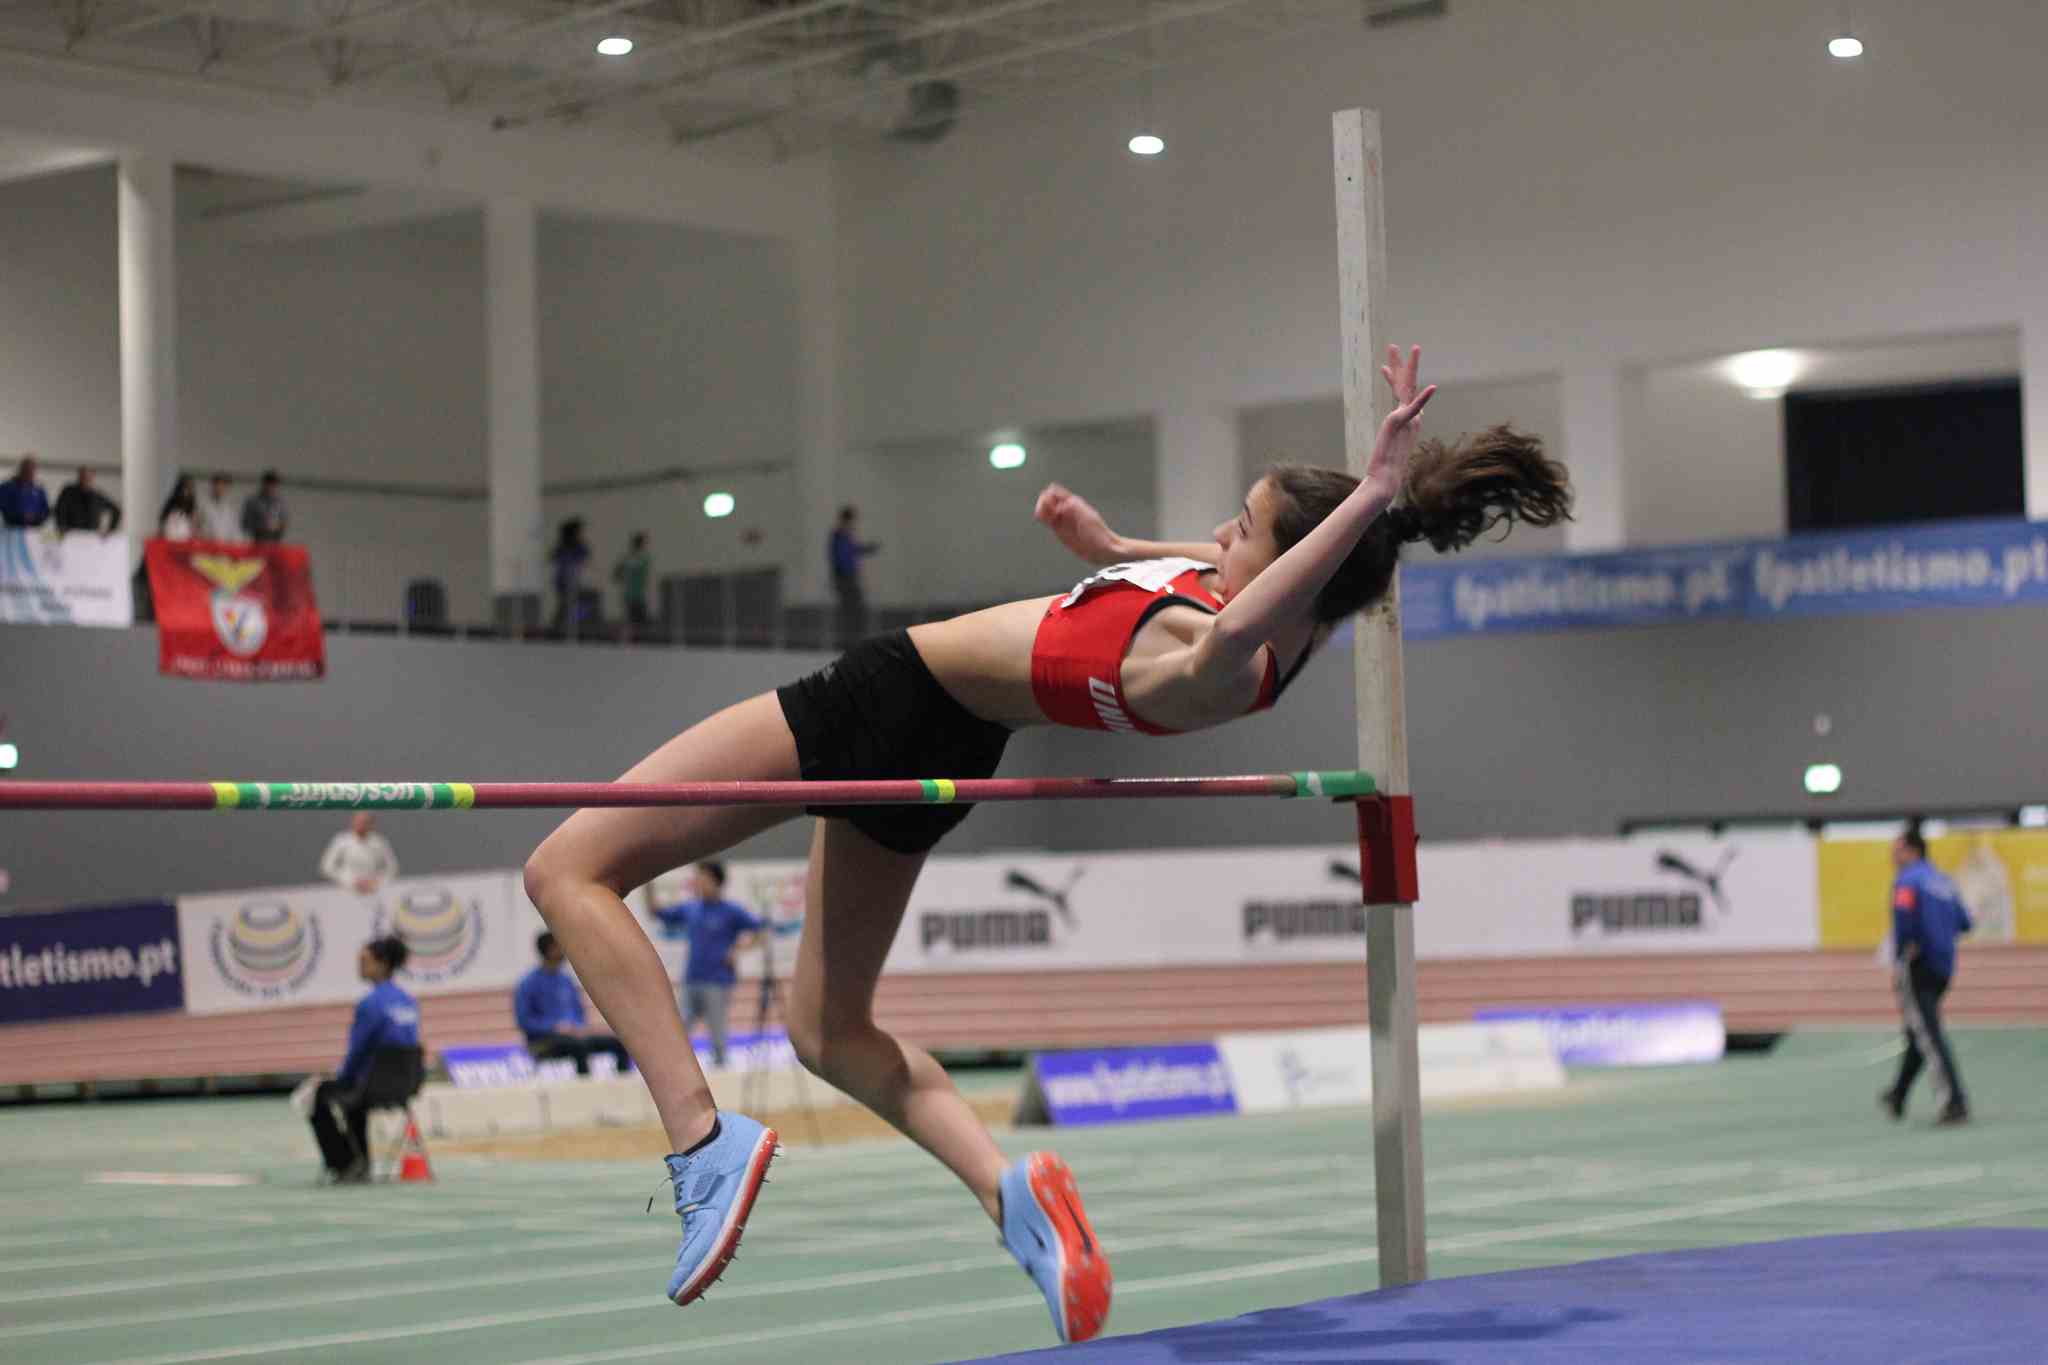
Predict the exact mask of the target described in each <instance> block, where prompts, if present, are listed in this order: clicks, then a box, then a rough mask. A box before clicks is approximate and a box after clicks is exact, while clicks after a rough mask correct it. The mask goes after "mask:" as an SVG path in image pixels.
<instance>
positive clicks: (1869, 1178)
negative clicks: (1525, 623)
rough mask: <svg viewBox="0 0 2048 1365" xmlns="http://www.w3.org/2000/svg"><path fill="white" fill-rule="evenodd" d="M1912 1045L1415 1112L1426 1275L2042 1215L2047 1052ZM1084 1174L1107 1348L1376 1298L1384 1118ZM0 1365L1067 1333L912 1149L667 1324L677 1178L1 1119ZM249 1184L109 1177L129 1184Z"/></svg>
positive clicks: (858, 1175) (1180, 1139) (277, 1125)
mask: <svg viewBox="0 0 2048 1365" xmlns="http://www.w3.org/2000/svg"><path fill="white" fill-rule="evenodd" d="M1894 1046H1895V1044H1894V1040H1893V1039H1892V1037H1891V1036H1889V1035H1883V1034H1879V1033H1876V1032H1864V1033H1817V1034H1812V1035H1807V1036H1803V1037H1801V1036H1794V1037H1792V1038H1789V1039H1787V1040H1786V1042H1785V1043H1784V1044H1783V1045H1782V1046H1781V1047H1779V1048H1778V1050H1777V1051H1776V1052H1775V1053H1773V1054H1771V1055H1769V1056H1748V1057H1737V1058H1732V1059H1730V1060H1728V1061H1725V1062H1722V1063H1720V1064H1718V1065H1714V1066H1705V1067H1686V1068H1672V1069H1665V1070H1654V1071H1640V1072H1582V1073H1575V1074H1574V1075H1573V1076H1572V1079H1571V1082H1570V1085H1569V1086H1568V1088H1567V1089H1566V1090H1565V1091H1563V1092H1561V1093H1559V1094H1553V1095H1546V1096H1543V1097H1540V1098H1538V1099H1536V1100H1533V1101H1520V1102H1516V1103H1513V1104H1502V1103H1495V1104H1489V1105H1485V1106H1479V1107H1467V1108H1457V1109H1443V1110H1436V1111H1432V1112H1431V1113H1430V1114H1429V1115H1428V1117H1427V1118H1426V1120H1425V1124H1424V1137H1425V1151H1426V1153H1427V1161H1428V1218H1429V1240H1430V1269H1431V1273H1432V1275H1435V1276H1446V1275H1472V1274H1482V1273H1485V1272H1489V1271H1498V1270H1510V1269H1516V1268H1519V1267H1524V1266H1536V1265H1549V1264H1557V1263H1561V1262H1571V1261H1583V1260H1589V1259H1594V1258H1598V1257H1604V1256H1615V1255H1624V1254H1627V1253H1631V1252H1638V1251H1658V1250H1667V1249H1673V1248H1680V1247H1696V1246H1709V1245H1725V1244H1730V1243H1741V1242H1762V1241H1772V1240H1776V1239H1780V1238H1788V1237H1805V1236H1817V1235H1822V1234H1829V1233H1847V1232H1877V1231H1886V1230H1893V1229H1905V1228H1919V1227H1937V1226H1949V1227H1956V1226H1972V1225H1976V1226H2031V1227H2048V1164H2044V1163H2043V1162H2042V1161H2041V1160H2040V1149H2041V1141H2042V1136H2043V1134H2044V1133H2048V1086H2044V1085H2043V1084H2042V1077H2043V1076H2044V1075H2048V1033H2042V1032H2036V1031H2031V1030H2029V1031H2020V1030H2009V1031H1974V1032H1973V1031H1964V1032H1962V1033H1960V1034H1959V1035H1958V1039H1957V1049H1958V1054H1959V1061H1960V1064H1961V1066H1962V1068H1963V1072H1964V1075H1965V1078H1966V1079H1967V1081H1968V1082H1969V1084H1970V1088H1971V1092H1972V1099H1973V1101H1974V1103H1975V1105H1976V1110H1977V1116H1978V1118H1977V1122H1976V1123H1974V1124H1973V1125H1971V1126H1969V1127H1965V1128H1959V1129H1937V1128H1934V1127H1933V1126H1931V1125H1930V1124H1929V1123H1928V1121H1927V1120H1928V1117H1929V1116H1930V1115H1931V1112H1932V1102H1931V1100H1930V1099H1929V1098H1928V1096H1927V1092H1926V1091H1925V1090H1924V1089H1923V1090H1922V1092H1921V1093H1920V1095H1919V1096H1917V1097H1916V1098H1917V1099H1918V1101H1919V1104H1918V1110H1919V1112H1918V1113H1917V1114H1915V1115H1913V1116H1911V1117H1909V1119H1908V1120H1907V1122H1905V1123H1904V1124H1897V1125H1895V1124H1892V1123H1890V1122H1889V1121H1887V1120H1885V1119H1883V1118H1882V1117H1880V1116H1879V1114H1878V1113H1877V1111H1876V1108H1875V1105H1874V1102H1873V1097H1874V1096H1875V1095H1876V1094H1877V1092H1878V1090H1879V1089H1880V1088H1881V1087H1882V1086H1883V1084H1884V1083H1885V1082H1886V1081H1887V1080H1888V1079H1889V1068H1890V1066H1891V1064H1892V1057H1893V1050H1894ZM1003 1142H1004V1145H1005V1146H1006V1147H1007V1148H1009V1149H1010V1150H1012V1151H1016V1152H1021V1151H1024V1150H1027V1149H1029V1148H1031V1147H1034V1146H1057V1147H1058V1148H1059V1149H1060V1150H1061V1151H1062V1152H1063V1153H1064V1154H1065V1155H1066V1156H1067V1158H1068V1159H1069V1160H1070V1161H1071V1162H1072V1163H1073V1166H1074V1168H1075V1171H1076V1173H1077V1175H1078V1176H1079V1179H1080V1182H1081V1188H1082V1190H1083V1192H1084V1193H1085V1195H1086V1196H1087V1199H1088V1205H1089V1211H1090V1213H1091V1215H1092V1217H1093V1219H1094V1222H1095V1225H1096V1229H1097V1231H1098V1233H1099V1234H1100V1235H1101V1237H1102V1239H1103V1243H1104V1245H1105V1247H1106V1248H1107V1249H1108V1251H1109V1253H1110V1255H1111V1258H1112V1260H1113V1261H1114V1263H1115V1266H1116V1270H1117V1276H1118V1279H1117V1288H1116V1307H1115V1311H1114V1312H1113V1314H1112V1316H1111V1320H1110V1329H1111V1331H1113V1332H1136V1331H1143V1330H1147V1329H1151V1328H1155V1327H1164V1326H1170V1325H1174V1324H1179V1323H1187V1322H1196V1321H1202V1320H1206V1319H1211V1318H1217V1317H1223V1316H1227V1315H1230V1314H1234V1313H1240V1312H1245V1311H1248V1310H1251V1309H1256V1308H1266V1307H1273V1306H1276V1305H1282V1304H1289V1303H1298V1302H1301V1301H1304V1300H1308V1299H1315V1298H1322V1297H1327V1296H1330V1295H1333V1294H1341V1293H1349V1292H1355V1291H1358V1290H1362V1289H1370V1288H1373V1287H1375V1286H1376V1284H1377V1283H1378V1277H1377V1272H1376V1269H1375V1267H1374V1265H1373V1241H1374V1239H1373V1228H1372V1209H1373V1198H1372V1185H1371V1181H1372V1170H1371V1150H1370V1141H1369V1129H1368V1121H1367V1115H1366V1114H1365V1113H1364V1112H1363V1111H1360V1110H1323V1111H1318V1112H1315V1113H1313V1114H1306V1115H1297V1116H1286V1117H1277V1118H1265V1119H1242V1118H1241V1119H1225V1120H1202V1121H1187V1122H1178V1123H1161V1124H1153V1125H1145V1126H1136V1127H1129V1128H1121V1129H1092V1130H1089V1129H1084V1130H1077V1131H1073V1132H1063V1133H1058V1134H1049V1133H1047V1132H1045V1131H1043V1130H1039V1131H1034V1132H1024V1133H1018V1134H1009V1135H1005V1136H1004V1138H1003ZM0 1153H4V1155H5V1160H4V1162H0V1208H4V1210H5V1215H6V1216H5V1217H4V1219H0V1360H5V1361H7V1362H9V1365H41V1363H42V1362H60V1361H62V1362H74V1361H120V1362H129V1363H130V1365H139V1362H145V1361H146V1362H152V1363H153V1365H172V1363H173V1362H182V1361H208V1360H246V1361H284V1362H292V1363H293V1365H300V1363H303V1365H329V1363H330V1362H332V1363H337V1365H338V1363H339V1362H350V1363H351V1365H354V1363H356V1362H386V1361H394V1362H395V1361H405V1362H418V1361H428V1362H432V1365H472V1362H473V1363H474V1365H486V1363H488V1365H537V1362H550V1365H568V1363H569V1362H592V1363H593V1365H594V1363H595V1362H599V1361H626V1360H692V1359H695V1360H705V1361H717V1362H720V1363H721V1365H740V1363H741V1362H755V1361H762V1362H766V1361H774V1362H788V1361H817V1362H828V1361H829V1362H839V1361H862V1362H867V1361H873V1362H921V1361H935V1360H953V1359H958V1358H962V1357H973V1356H977V1355H982V1354H987V1353H991V1352H996V1351H1004V1350H1021V1349H1025V1348H1028V1347H1033V1346H1039V1345H1045V1344H1050V1342H1051V1331H1050V1328H1049V1325H1048V1322H1047V1318H1046V1313H1045V1309H1044V1307H1043V1305H1042V1303H1041V1302H1040V1300H1039V1299H1038V1297H1037V1295H1036V1293H1035V1292H1033V1291H1032V1289H1031V1287H1030V1285H1029V1283H1028V1282H1027V1281H1026V1280H1025V1279H1024V1277H1023V1276H1022V1275H1021V1274H1020V1273H1019V1272H1018V1271H1017V1270H1016V1269H1015V1267H1014V1266H1013V1265H1012V1264H1011V1263H1010V1261H1009V1260H1008V1258H1007V1257H1006V1256H1005V1255H1004V1254H1003V1253H1002V1251H1001V1250H1000V1249H999V1248H998V1247H997V1246H996V1244H995V1235H994V1232H993V1231H992V1229H990V1228H989V1226H988V1225H987V1224H986V1223H985V1222H984V1221H982V1220H981V1218H980V1215H979V1213H978V1211H977V1210H976V1209H975V1208H974V1206H973V1205H972V1203H971V1202H970V1201H969V1200H968V1199H967V1197H966V1196H965V1195H964V1194H963V1193H962V1192H961V1191H960V1190H959V1189H958V1188H957V1187H956V1186H954V1185H953V1184H952V1183H951V1181H950V1178H949V1177H948V1176H946V1175H945V1173H944V1172H943V1171H941V1170H940V1169H939V1168H938V1167H937V1166H936V1165H935V1164H934V1163H932V1162H931V1161H930V1160H929V1159H928V1158H926V1157H924V1156H923V1155H922V1154H921V1153H919V1152H918V1151H916V1150H915V1149H913V1148H911V1147H910V1146H909V1145H908V1144H905V1143H899V1142H891V1143H880V1144H870V1145H864V1146H859V1147H852V1148H843V1149H837V1150H833V1151H828V1152H817V1153H810V1152H804V1151H801V1150H798V1151H793V1152H792V1153H791V1154H790V1155H789V1156H787V1157H785V1158H784V1159H783V1160H782V1161H781V1162H779V1163H777V1167H776V1174H775V1178H774V1183H773V1184H771V1185H770V1186H769V1188H768V1189H767V1191H766V1192H765V1193H764V1195H763V1197H762V1200H761V1203H760V1205H759V1206H758V1207H757V1209H756V1211H755V1214H754V1218H753V1221H752V1224H751V1226H750V1228H749V1230H748V1233H747V1238H746V1242H745V1244H744V1246H743V1248H742V1250H741V1254H740V1259H739V1260H738V1262H736V1263H735V1264H734V1266H733V1267H732V1269H731V1270H730V1271H728V1272H727V1275H726V1277H725V1280H724V1281H723V1282H722V1284H721V1286H720V1287H719V1288H717V1289H714V1290H713V1291H712V1293H711V1296H710V1298H709V1299H708V1300H707V1301H705V1302H704V1303H702V1304H700V1305H698V1306H695V1307H692V1308H690V1309H687V1310H680V1311H679V1310H677V1309H675V1308H672V1307H670V1306H668V1304H667V1303H666V1302H665V1301H664V1299H663V1297H662V1287H663V1284H664V1283H665V1281H666V1279H667V1276H668V1268H669V1264H670V1261H671V1259H672V1257H673V1255H674V1247H675V1234H674V1229H675V1219H674V1217H673V1215H670V1214H667V1213H665V1212H664V1211H663V1210H665V1207H666V1204H665V1194H664V1197H663V1198H662V1199H657V1201H656V1210H657V1212H656V1213H655V1214H647V1213H643V1212H642V1209H643V1206H644V1205H645V1203H646V1199H647V1196H648V1195H649V1194H651V1193H655V1192H656V1182H657V1181H658V1180H659V1179H660V1176H661V1171H660V1168H659V1166H658V1165H657V1164H654V1163H632V1164H623V1165H622V1164H613V1163H605V1164H596V1163H590V1164H568V1163H563V1164H555V1165H536V1164H529V1163H514V1162H493V1161H490V1160H487V1159H483V1158H469V1157H464V1158H458V1157H441V1158H438V1159H437V1160H436V1162H435V1168H436V1172H437V1175H438V1177H439V1178H438V1180H437V1181H436V1182H435V1183H433V1184H415V1185H392V1186H382V1187H375V1188H368V1189H363V1188H356V1189H326V1188H319V1187H316V1186H315V1184H314V1182H313V1179H312V1175H313V1171H312V1158H311V1146H310V1143H309V1142H308V1140H307V1139H306V1137H305V1135H304V1129H303V1125H302V1124H300V1123H299V1121H298V1120H297V1119H296V1118H294V1117H293V1116H292V1115H291V1113H290V1112H289V1110H287V1109H286V1107H285V1105H284V1104H283V1102H282V1101H281V1100H276V1099H266V1100H247V1099H234V1100H211V1101H177V1102H169V1101H165V1102H156V1103H133V1104H111V1103H110V1104H104V1105H98V1106H89V1105H88V1106H80V1105H57V1106H45V1107H38V1108H24V1109H6V1110H0ZM138 1171H139V1172H166V1173H181V1174H199V1173H219V1174H231V1175H246V1176H250V1177H253V1178H254V1181H255V1183H253V1184H247V1185H239V1186H218V1187H207V1186H161V1185H122V1184H106V1183H99V1182H98V1178H100V1177H104V1176H105V1175H106V1174H107V1173H110V1172H138Z"/></svg>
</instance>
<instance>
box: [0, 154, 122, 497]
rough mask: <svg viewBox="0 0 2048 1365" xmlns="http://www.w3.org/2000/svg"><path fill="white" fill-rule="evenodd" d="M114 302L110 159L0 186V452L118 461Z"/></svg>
mask: <svg viewBox="0 0 2048 1365" xmlns="http://www.w3.org/2000/svg"><path fill="white" fill-rule="evenodd" d="M119 310H120V294H119V289H118V281H117V279H116V276H115V271H114V172H113V169H112V168H111V167H100V168H98V169H94V170H85V171H69V172H65V173H63V174H58V175H46V176H40V177H37V178H34V179H29V180H17V181H13V182H11V183H8V184H4V185H0V457H4V456H8V455H13V454H16V453H19V452H21V451H27V450H33V451H37V452H39V453H40V454H41V455H42V457H43V459H44V460H46V461H48V462H50V463H52V464H57V465H70V464H95V465H98V464H111V465H118V464H119V463H120V462H121V405H120V401H119V400H120V394H121V347H120V331H119ZM12 472H13V469H12V466H11V465H10V466H9V468H8V473H9V474H10V475H11V474H12ZM45 482H46V483H47V482H48V480H47V479H45ZM102 482H103V483H107V481H105V480H103V481H102ZM108 487H109V488H110V489H114V490H115V491H118V484H117V483H109V484H108Z"/></svg>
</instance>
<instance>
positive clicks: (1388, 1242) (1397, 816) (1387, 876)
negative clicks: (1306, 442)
mask: <svg viewBox="0 0 2048 1365" xmlns="http://www.w3.org/2000/svg"><path fill="white" fill-rule="evenodd" d="M1332 125H1333V132H1334V135H1335V144H1336V158H1335V159H1336V181H1337V291H1338V301H1339V305H1340V307H1341V309H1342V314H1341V316H1342V323H1343V340H1344V453H1345V463H1346V465H1347V466H1348V467H1349V468H1350V470H1351V472H1352V473H1354V474H1358V475H1361V476H1362V475H1364V473H1365V467H1366V462H1367V461H1368V460H1369V459H1370V458H1371V457H1372V448H1373V442H1374V440H1375V438H1376V437H1377V435H1378V432H1379V424H1380V421H1381V419H1382V418H1383V416H1384V415H1385V413H1386V410H1387V391H1386V386H1385V384H1384V382H1383V381H1382V379H1381V378H1380V372H1379V371H1380V364H1381V357H1382V353H1383V350H1384V347H1385V345H1386V340H1387V337H1386V331H1385V329H1384V327H1383V325H1382V322H1381V310H1382V308H1383V307H1384V306H1385V304H1384V301H1385V298H1386V284H1387V246H1386V238H1387V228H1386V212H1385V202H1384V198H1383V195H1382V187H1381V181H1380V116H1379V114H1378V112H1377V111H1375V110H1371V109H1346V110H1343V111H1341V112H1340V113H1338V114H1337V115H1336V116H1335V117H1334V119H1333V120H1332ZM1353 648H1354V656H1355V662H1356V669H1357V677H1358V766H1359V767H1360V768H1361V769H1362V770H1364V771H1365V772H1367V773H1370V774H1371V775H1372V777H1373V779H1374V781H1375V784H1376V785H1377V788H1378V794H1377V795H1375V796H1373V797H1370V798H1367V799H1365V800H1362V801H1360V802H1359V803H1358V852H1359V857H1360V859H1361V860H1362V862H1361V866H1360V868H1359V873H1360V880H1361V882H1362V884H1363V890H1364V895H1365V905H1366V911H1365V952H1366V1011H1367V1015H1368V1017H1369V1018H1370V1020H1371V1024H1372V1130H1373V1174H1374V1188H1375V1190H1376V1192H1377V1193H1376V1201H1375V1202H1376V1213H1377V1226H1378V1230H1379V1263H1380V1284H1381V1285H1382V1286H1385V1285H1398V1284H1413V1283H1415V1282H1416V1281H1418V1280H1422V1279H1426V1278H1427V1277H1428V1273H1429V1272H1428V1252H1427V1243H1426V1239H1425V1235H1424V1229H1423V1213H1422V1122H1421V1105H1422V1101H1421V1093H1420V1085H1419V1079H1420V1078H1419V1076H1418V1074H1417V1061H1416V1046H1415V1024H1416V1020H1415V900H1416V897H1417V894H1418V893H1417V887H1416V872H1415V807H1414V804H1413V802H1412V801H1411V799H1410V797H1409V791H1408V718H1407V706H1406V702H1405V699H1404V697H1403V693H1402V681H1401V578H1400V574H1399V572H1398V571H1396V573H1395V575H1394V581H1393V584H1392V586H1391V587H1390V588H1389V589H1388V591H1387V596H1386V600H1385V601H1384V602H1382V603H1381V604H1380V605H1379V606H1377V607H1375V608H1373V609H1372V610H1371V611H1370V612H1367V613H1365V614H1364V615H1362V616H1360V617H1359V618H1357V621H1356V623H1355V627H1354V647H1353Z"/></svg>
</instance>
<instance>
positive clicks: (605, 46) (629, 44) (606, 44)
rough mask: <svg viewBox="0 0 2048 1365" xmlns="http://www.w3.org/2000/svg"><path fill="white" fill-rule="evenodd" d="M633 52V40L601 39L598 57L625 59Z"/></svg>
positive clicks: (598, 45)
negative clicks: (624, 57)
mask: <svg viewBox="0 0 2048 1365" xmlns="http://www.w3.org/2000/svg"><path fill="white" fill-rule="evenodd" d="M632 50H633V40H632V39H631V38H601V39H599V40H598V44H597V51H598V55H600V56H604V57H623V56H625V55H626V54H627V53H628V52H631V51H632Z"/></svg>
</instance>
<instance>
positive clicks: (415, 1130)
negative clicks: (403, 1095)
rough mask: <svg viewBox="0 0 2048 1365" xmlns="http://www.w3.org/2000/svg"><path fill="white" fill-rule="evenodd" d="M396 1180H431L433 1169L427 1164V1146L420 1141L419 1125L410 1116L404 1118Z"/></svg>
mask: <svg viewBox="0 0 2048 1365" xmlns="http://www.w3.org/2000/svg"><path fill="white" fill-rule="evenodd" d="M398 1178H399V1179H400V1180H401V1181H405V1180H432V1179H433V1178H434V1168H433V1167H431V1166H429V1165H428V1164H427V1145H426V1144H425V1143H424V1142H422V1141H420V1130H419V1125H418V1124H416V1123H414V1122H413V1121H412V1115H410V1114H408V1115H406V1118H405V1147H404V1155H403V1156H402V1157H400V1158H399V1162H398Z"/></svg>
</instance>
